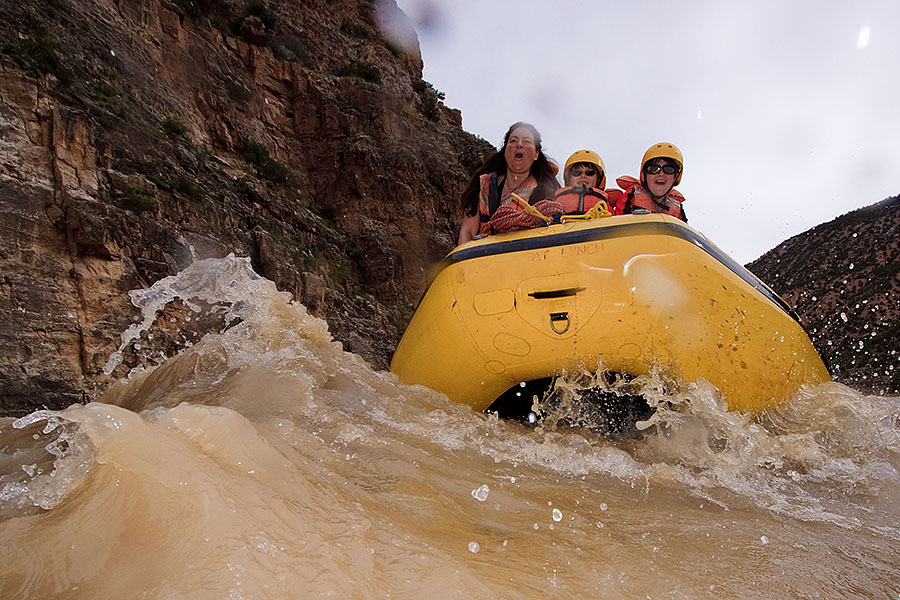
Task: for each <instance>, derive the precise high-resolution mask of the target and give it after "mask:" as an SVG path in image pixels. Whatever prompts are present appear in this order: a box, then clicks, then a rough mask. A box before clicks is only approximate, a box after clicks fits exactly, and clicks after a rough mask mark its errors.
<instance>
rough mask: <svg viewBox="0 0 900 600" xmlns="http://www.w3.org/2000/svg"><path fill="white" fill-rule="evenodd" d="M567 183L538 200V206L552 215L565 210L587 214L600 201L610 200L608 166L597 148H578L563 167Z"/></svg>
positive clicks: (605, 202) (562, 212)
mask: <svg viewBox="0 0 900 600" xmlns="http://www.w3.org/2000/svg"><path fill="white" fill-rule="evenodd" d="M563 183H564V184H565V187H563V188H562V189H560V190H558V191H557V192H556V193H555V194H554V195H553V197H552V198H551V199H550V200H547V201H544V202H539V203H537V204H535V205H534V206H535V208H537V209H538V210H540V211H541V212H542V213H544V214H545V215H546V216H548V217H553V216H556V215H562V214H584V213H586V212H587V211H589V210H590V209H591V208H593V206H594V205H595V204H597V203H598V202H601V201H602V202H603V204H604V205H606V204H607V198H606V192H604V191H603V187H604V186H605V185H606V167H605V166H604V164H603V159H602V158H600V155H599V154H597V153H596V152H594V151H593V150H577V151H576V152H573V153H572V155H571V156H570V157H569V159H568V160H567V161H566V166H565V167H564V168H563Z"/></svg>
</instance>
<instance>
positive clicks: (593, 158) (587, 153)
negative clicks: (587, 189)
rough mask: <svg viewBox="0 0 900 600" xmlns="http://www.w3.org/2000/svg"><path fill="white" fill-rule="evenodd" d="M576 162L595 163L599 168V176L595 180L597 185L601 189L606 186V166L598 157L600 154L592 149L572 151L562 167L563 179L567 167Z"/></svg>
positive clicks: (566, 172)
mask: <svg viewBox="0 0 900 600" xmlns="http://www.w3.org/2000/svg"><path fill="white" fill-rule="evenodd" d="M576 163H588V164H589V165H596V167H597V168H598V169H600V178H599V179H598V180H597V187H598V188H600V189H601V190H602V189H603V188H605V187H606V167H605V166H604V164H603V159H602V158H600V155H599V154H597V153H596V152H594V151H592V150H577V151H575V152H573V153H572V156H570V157H569V159H568V160H567V161H566V166H565V167H564V168H563V179H565V177H566V175H567V174H568V172H569V167H571V166H572V165H574V164H576Z"/></svg>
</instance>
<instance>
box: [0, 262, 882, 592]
mask: <svg viewBox="0 0 900 600" xmlns="http://www.w3.org/2000/svg"><path fill="white" fill-rule="evenodd" d="M132 298H133V300H134V302H135V305H136V306H138V307H139V308H140V309H141V311H142V318H141V321H140V322H139V324H137V325H136V326H135V328H134V329H133V330H130V331H129V332H126V334H125V335H124V336H123V344H122V347H121V348H120V349H119V351H118V352H119V358H117V359H116V360H120V359H121V356H122V353H123V352H125V351H126V350H127V349H128V346H129V345H130V344H131V345H133V344H135V343H140V340H141V339H142V336H146V335H148V334H149V333H151V332H152V328H153V326H154V325H153V324H154V322H155V320H156V317H157V315H158V314H159V312H160V311H161V310H163V309H164V308H165V306H166V305H167V304H169V303H171V302H174V301H179V302H183V303H184V304H185V305H187V306H192V307H193V310H196V311H199V312H203V311H208V310H215V311H218V312H219V313H221V314H222V315H223V317H224V318H223V319H222V322H223V327H222V331H221V332H219V333H212V334H207V335H206V336H205V337H204V338H203V339H202V340H200V341H199V342H198V343H195V344H193V345H192V346H190V347H188V348H185V349H183V350H182V351H181V352H180V353H179V354H178V355H177V356H173V357H170V358H168V359H167V360H165V361H164V362H162V364H160V365H159V366H156V367H152V366H150V367H149V368H147V369H146V370H143V371H141V372H134V373H133V374H131V375H130V377H129V378H128V379H127V380H123V381H121V382H120V383H119V384H117V385H116V386H114V387H113V388H112V389H110V390H109V391H108V392H107V393H106V394H105V395H104V396H103V398H102V399H101V400H102V401H101V402H93V403H90V404H88V405H86V406H80V405H76V406H72V407H70V408H69V409H66V410H64V411H38V412H36V413H33V414H31V415H28V416H27V417H24V418H22V419H18V420H16V421H13V420H7V421H6V422H5V423H4V424H3V426H2V430H0V442H2V445H0V450H2V451H0V519H2V521H0V535H2V536H3V539H4V540H8V543H6V544H4V545H3V548H4V549H3V550H0V565H2V566H0V595H2V596H3V597H32V598H37V597H42V598H43V597H54V596H60V597H70V598H73V597H85V598H89V597H130V596H138V595H141V594H143V597H159V598H163V597H186V596H190V597H211V598H212V597H216V598H220V597H234V598H260V597H265V598H268V597H271V598H283V597H319V596H323V597H324V596H331V597H387V596H398V595H399V596H404V597H413V596H421V595H426V594H430V595H436V596H438V597H450V598H464V597H498V598H519V597H534V596H537V595H544V596H546V595H551V594H559V595H561V596H566V597H585V596H597V595H601V596H603V595H609V596H617V597H635V596H653V597H655V596H660V595H663V596H668V597H692V598H694V597H737V596H743V597H773V596H777V597H802V596H809V595H814V594H816V593H821V592H822V591H823V590H826V591H829V593H826V594H825V595H829V596H840V595H843V594H842V593H841V591H843V590H846V589H848V587H847V586H850V587H851V588H852V589H854V590H857V593H861V594H862V595H864V596H866V595H867V596H886V595H890V594H893V595H895V596H896V594H897V593H898V592H900V590H898V589H897V585H896V582H897V581H898V577H897V569H898V566H897V564H896V558H895V557H896V555H897V551H898V549H900V529H898V526H897V523H898V518H900V509H898V508H897V507H896V502H894V501H893V499H895V498H896V497H897V496H898V492H900V476H898V470H900V435H898V431H900V406H898V402H897V399H895V398H883V397H872V396H864V395H861V394H859V393H857V392H855V391H854V390H852V389H849V388H847V387H845V386H842V385H840V384H827V385H824V386H819V387H818V388H816V389H812V390H805V391H804V392H803V393H802V394H801V395H800V396H799V397H798V398H796V399H795V400H794V401H792V402H790V403H788V404H786V405H784V406H782V407H779V408H778V409H776V410H773V411H770V412H769V413H766V414H764V415H760V416H752V415H743V414H738V413H733V412H729V411H728V410H727V402H726V400H727V399H725V398H722V397H721V395H720V394H719V393H718V391H717V390H716V389H715V388H713V387H712V386H711V385H709V384H708V383H706V382H704V381H702V380H701V381H698V382H687V383H685V382H674V381H672V380H671V379H669V378H667V376H666V375H665V374H664V373H656V374H654V375H653V376H650V377H646V378H643V379H639V380H638V381H635V382H630V384H629V385H632V386H639V387H640V390H641V393H643V394H644V395H646V396H647V397H648V398H649V400H650V402H651V403H653V404H654V405H655V406H657V412H656V414H655V415H654V416H653V417H651V419H649V420H648V422H647V423H645V424H644V427H645V428H644V435H643V437H642V438H641V439H629V440H623V441H610V440H607V439H604V438H602V437H600V436H599V435H597V434H596V433H594V432H593V431H592V430H591V429H590V428H585V427H573V426H571V423H573V422H578V419H580V418H583V415H582V414H581V413H579V412H578V409H577V407H576V406H575V405H574V404H572V403H568V404H567V402H568V400H566V401H563V402H561V403H559V404H558V405H556V410H557V411H560V410H561V411H562V412H557V413H555V414H554V413H552V412H551V411H549V409H548V410H546V411H544V412H543V413H542V414H543V416H544V417H545V418H544V419H543V420H542V421H540V422H539V423H538V425H537V426H529V425H524V424H520V423H517V422H510V421H504V420H501V419H498V418H497V417H496V416H493V415H485V414H478V413H474V412H472V411H471V409H469V408H468V407H466V406H462V405H457V404H453V403H451V402H449V400H447V398H446V397H444V396H442V395H440V394H437V393H435V392H432V391H430V390H427V389H425V388H421V387H410V386H405V385H402V384H400V383H399V381H398V380H397V378H396V377H395V376H394V375H392V374H390V373H386V372H379V371H375V370H373V369H371V368H370V367H369V366H368V365H367V364H366V362H365V361H363V360H362V359H360V358H359V357H358V356H356V355H353V354H350V353H346V352H344V351H343V349H342V347H341V345H340V343H338V342H335V341H334V340H333V339H332V338H331V336H330V334H329V333H328V329H327V326H326V324H325V323H324V322H323V321H321V320H320V319H317V318H315V317H313V316H311V315H309V313H308V312H307V311H306V309H305V308H304V307H303V306H302V305H300V304H297V303H293V302H291V301H290V299H289V297H288V296H287V295H286V294H283V293H280V292H278V291H277V290H276V288H275V286H274V284H272V282H270V281H268V280H265V279H264V278H261V277H259V276H258V275H256V274H255V273H253V271H252V269H250V266H249V263H248V261H246V260H244V259H238V258H234V257H227V258H225V259H217V260H205V261H199V262H197V263H195V264H194V265H192V266H191V267H190V268H189V269H188V270H186V271H185V272H183V273H181V274H179V275H177V276H175V277H171V278H166V279H164V280H162V281H160V282H158V283H157V284H156V285H154V286H153V287H151V288H150V289H149V290H142V291H140V292H135V293H133V294H132ZM579 381H582V379H578V378H573V379H572V381H569V382H566V381H563V382H562V383H561V387H562V388H564V389H566V390H568V392H570V396H571V397H575V396H577V393H575V392H577V390H578V385H579V384H578V382H579ZM570 399H571V398H570ZM536 408H537V409H538V412H541V410H540V407H539V406H537V405H536ZM545 408H546V407H545ZM823 557H824V558H823ZM697 565H703V568H702V569H701V568H697ZM785 572H789V573H790V574H791V575H790V577H788V578H785V577H784V573H785ZM737 573H741V575H740V576H736V574H737Z"/></svg>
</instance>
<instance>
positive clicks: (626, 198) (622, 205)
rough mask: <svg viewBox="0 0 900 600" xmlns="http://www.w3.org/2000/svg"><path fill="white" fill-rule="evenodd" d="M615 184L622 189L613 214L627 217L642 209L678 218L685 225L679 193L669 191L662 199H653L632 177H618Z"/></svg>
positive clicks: (682, 200)
mask: <svg viewBox="0 0 900 600" xmlns="http://www.w3.org/2000/svg"><path fill="white" fill-rule="evenodd" d="M616 183H617V184H618V186H619V187H620V188H622V190H623V191H622V192H621V194H622V196H621V198H619V199H618V202H617V203H616V210H615V214H617V215H627V214H631V213H633V212H634V210H635V209H639V208H640V209H644V210H648V211H650V212H655V213H663V214H667V215H672V216H673V217H678V218H679V219H681V220H682V221H684V222H685V223H687V216H686V215H685V214H684V207H683V206H682V203H683V202H684V196H682V195H681V192H678V191H675V190H674V189H673V190H669V192H668V193H667V194H666V195H665V196H663V197H662V198H654V197H653V196H651V195H650V193H649V192H648V191H647V190H646V189H644V187H643V186H642V185H641V182H640V181H638V180H637V179H635V178H634V177H629V176H627V175H626V176H625V177H619V178H617V179H616Z"/></svg>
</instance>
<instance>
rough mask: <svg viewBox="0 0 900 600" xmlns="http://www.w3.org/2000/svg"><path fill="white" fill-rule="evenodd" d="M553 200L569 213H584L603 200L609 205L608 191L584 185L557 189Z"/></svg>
mask: <svg viewBox="0 0 900 600" xmlns="http://www.w3.org/2000/svg"><path fill="white" fill-rule="evenodd" d="M551 200H553V201H554V202H559V203H560V204H561V205H562V207H563V208H564V209H565V211H566V212H565V214H567V215H583V214H584V213H586V212H587V211H589V210H590V209H591V208H593V206H594V205H595V204H597V203H598V202H600V201H601V200H602V201H603V202H604V203H605V204H606V205H607V206H609V201H608V200H607V197H606V192H604V191H603V190H600V189H597V188H589V187H584V186H578V187H575V186H571V185H570V186H567V187H564V188H562V189H560V190H557V191H556V193H555V194H554V195H553V197H552V198H551Z"/></svg>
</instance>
